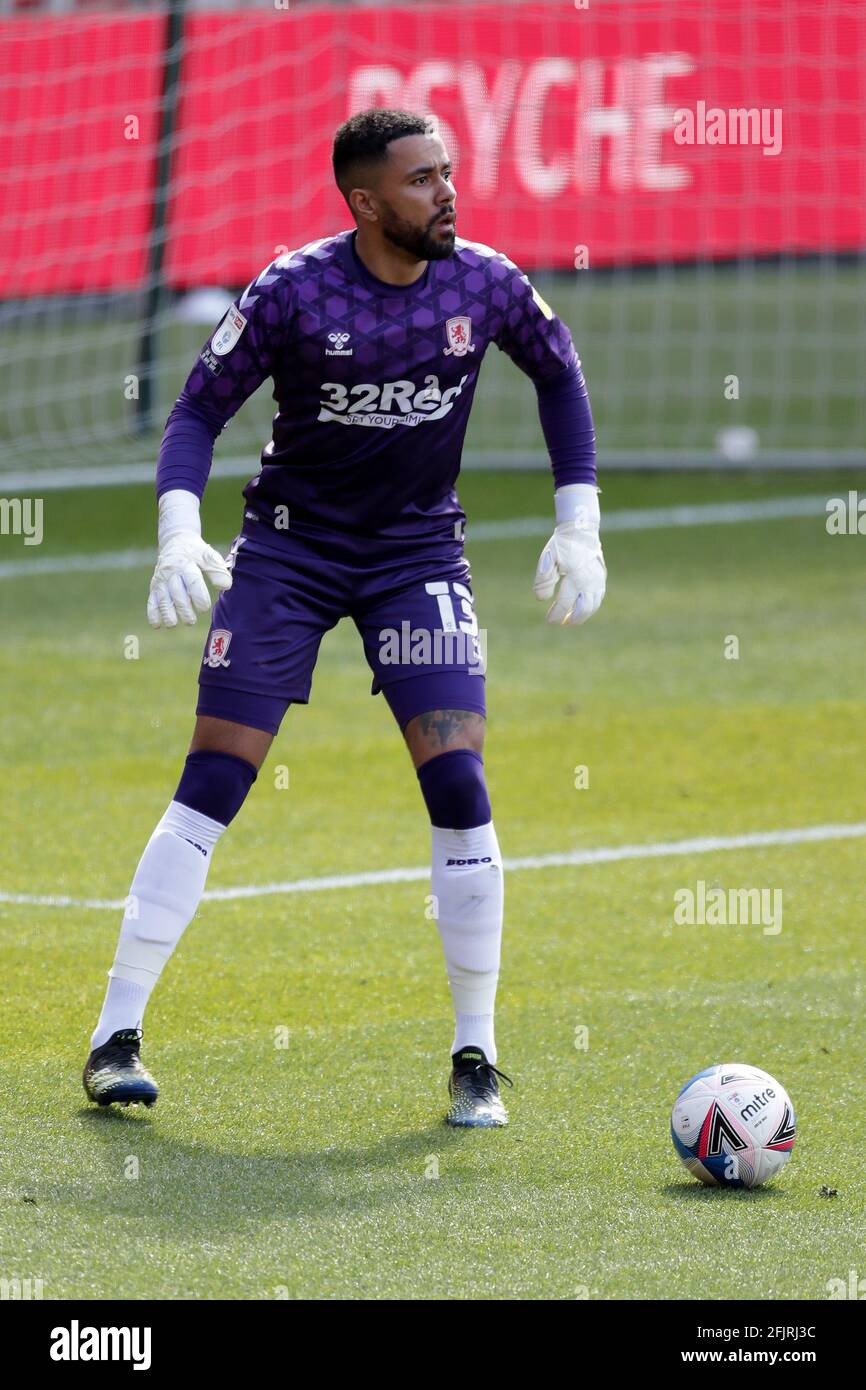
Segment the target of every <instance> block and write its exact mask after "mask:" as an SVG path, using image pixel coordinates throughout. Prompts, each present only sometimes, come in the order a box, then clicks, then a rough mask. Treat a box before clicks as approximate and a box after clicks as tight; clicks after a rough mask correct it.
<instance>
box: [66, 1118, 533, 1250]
mask: <svg viewBox="0 0 866 1390" xmlns="http://www.w3.org/2000/svg"><path fill="white" fill-rule="evenodd" d="M76 1118H77V1120H78V1122H79V1123H80V1125H81V1126H82V1129H83V1131H84V1132H85V1133H86V1134H87V1135H88V1136H89V1137H92V1138H93V1140H94V1141H95V1152H94V1160H95V1162H94V1165H93V1167H92V1168H91V1169H90V1170H89V1171H88V1172H87V1174H86V1175H84V1174H82V1177H81V1178H80V1179H78V1180H76V1181H75V1182H73V1183H69V1184H65V1183H63V1182H55V1183H48V1184H42V1185H41V1186H42V1193H43V1196H42V1198H41V1200H46V1199H48V1200H51V1201H53V1202H56V1203H58V1204H60V1205H62V1206H66V1207H68V1208H70V1209H72V1210H75V1211H78V1212H79V1213H80V1214H81V1215H82V1216H86V1215H89V1216H90V1217H93V1215H94V1214H96V1213H99V1214H100V1215H101V1216H104V1217H105V1218H110V1217H111V1216H112V1215H118V1216H119V1215H121V1214H122V1215H123V1216H124V1217H129V1216H130V1215H133V1214H135V1215H138V1216H140V1217H142V1218H145V1217H146V1219H147V1222H148V1231H149V1233H150V1234H152V1235H155V1236H160V1235H164V1236H166V1237H172V1238H176V1237H177V1236H178V1234H184V1233H188V1234H190V1235H194V1234H195V1235H201V1234H202V1233H206V1232H208V1231H209V1232H210V1233H211V1236H212V1237H213V1236H215V1235H216V1234H218V1233H219V1232H226V1233H228V1232H231V1231H233V1230H241V1229H243V1228H245V1227H246V1226H247V1225H249V1224H255V1225H256V1226H260V1225H261V1224H262V1223H268V1222H273V1221H280V1220H286V1219H291V1218H294V1217H304V1216H322V1215H327V1216H328V1218H329V1219H331V1220H332V1219H334V1218H335V1217H339V1216H340V1215H341V1214H345V1215H350V1214H353V1213H358V1212H369V1211H376V1210H384V1209H388V1208H392V1207H394V1206H395V1205H396V1204H400V1203H408V1204H410V1205H417V1204H424V1203H426V1202H427V1201H429V1200H431V1199H434V1200H435V1196H437V1195H440V1194H441V1195H442V1196H445V1195H446V1194H447V1200H448V1201H449V1202H450V1201H451V1200H453V1199H457V1200H463V1201H465V1200H466V1199H467V1198H469V1199H471V1198H472V1197H473V1196H474V1195H476V1194H479V1193H481V1192H483V1190H484V1184H485V1181H486V1180H487V1178H488V1177H489V1174H485V1175H482V1176H479V1174H478V1171H477V1168H475V1167H474V1166H473V1167H471V1168H464V1169H463V1170H461V1169H458V1168H455V1167H452V1166H451V1165H450V1164H449V1158H450V1157H452V1156H456V1155H457V1154H461V1153H462V1154H465V1153H467V1152H469V1153H470V1155H471V1154H474V1153H478V1154H480V1155H482V1156H483V1155H484V1153H485V1150H483V1149H482V1148H481V1147H480V1146H481V1145H490V1144H491V1143H492V1144H495V1145H496V1146H497V1148H496V1151H495V1152H496V1153H497V1154H498V1155H499V1156H501V1155H502V1154H503V1144H505V1145H509V1147H510V1144H509V1141H510V1139H511V1137H512V1136H511V1135H510V1134H509V1131H508V1130H507V1129H503V1130H499V1131H498V1132H497V1133H495V1134H490V1133H489V1132H487V1131H484V1132H482V1133H478V1132H477V1131H466V1130H456V1129H452V1128H450V1127H449V1126H447V1125H445V1124H444V1123H439V1124H437V1125H435V1126H431V1127H430V1128H427V1129H423V1130H416V1131H412V1132H409V1133H403V1134H395V1135H390V1136H388V1137H386V1138H383V1139H379V1140H377V1141H376V1142H374V1143H371V1144H369V1145H360V1146H358V1145H354V1146H353V1145H342V1146H341V1145H338V1144H333V1145H323V1146H322V1147H321V1148H317V1149H308V1150H299V1149H294V1150H293V1149H292V1148H291V1141H290V1140H289V1141H288V1142H287V1145H286V1148H284V1149H280V1150H278V1151H276V1152H267V1153H249V1152H230V1151H226V1150H215V1149H213V1148H211V1147H209V1146H208V1145H206V1144H201V1145H196V1144H188V1143H184V1142H182V1141H179V1140H178V1139H177V1138H176V1137H175V1136H174V1135H172V1134H170V1133H169V1132H167V1131H166V1130H165V1129H163V1128H160V1126H159V1125H158V1124H155V1123H153V1120H152V1118H151V1113H150V1111H145V1110H143V1107H141V1106H130V1107H128V1108H123V1109H118V1108H117V1107H116V1106H112V1107H105V1108H104V1109H99V1110H94V1109H92V1108H88V1107H84V1106H82V1108H81V1109H80V1110H78V1111H77V1114H76ZM514 1153H515V1154H516V1153H519V1150H514ZM131 1156H134V1157H135V1158H136V1159H137V1160H138V1165H139V1172H140V1177H139V1178H138V1179H137V1180H128V1179H125V1177H124V1165H125V1164H126V1163H127V1161H128V1159H129V1158H130V1157H131ZM441 1179H444V1180H445V1181H442V1180H441Z"/></svg>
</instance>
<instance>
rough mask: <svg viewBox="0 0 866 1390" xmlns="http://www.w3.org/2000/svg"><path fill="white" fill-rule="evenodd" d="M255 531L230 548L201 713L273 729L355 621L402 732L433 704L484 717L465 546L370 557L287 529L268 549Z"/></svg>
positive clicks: (208, 649)
mask: <svg viewBox="0 0 866 1390" xmlns="http://www.w3.org/2000/svg"><path fill="white" fill-rule="evenodd" d="M251 529H252V528H250V527H246V528H245V529H244V531H242V532H241V535H240V536H239V537H238V538H237V539H236V541H235V543H234V545H233V547H232V550H233V553H234V562H233V570H232V575H233V582H232V587H231V588H230V589H228V590H226V592H225V593H223V594H220V596H219V598H218V600H217V602H216V605H215V607H214V611H213V616H212V619H211V629H210V632H209V633H208V637H207V641H206V643H205V649H204V654H203V659H202V664H201V668H200V671H199V687H200V689H199V700H198V706H197V709H196V713H197V714H205V715H214V716H216V718H218V719H229V720H232V721H233V722H234V723H237V724H246V725H248V726H250V727H251V728H254V729H264V730H266V731H267V732H268V733H272V734H275V733H276V732H277V730H278V729H279V726H280V723H281V721H282V718H283V715H284V714H285V712H286V710H287V708H288V706H289V705H290V704H301V705H305V704H307V703H308V702H309V698H310V689H311V686H312V681H313V670H314V668H315V665H316V659H317V657H318V653H319V644H320V642H321V640H322V637H323V636H324V634H325V633H326V632H329V631H330V630H331V628H332V627H335V626H336V624H337V623H338V622H339V620H340V619H341V618H344V617H350V618H352V619H353V621H354V623H355V626H356V628H357V629H358V631H359V632H360V634H361V638H362V640H363V643H364V654H365V656H366V658H367V663H368V665H369V667H370V669H371V671H372V672H373V683H372V687H371V691H370V693H371V695H376V694H378V692H379V691H380V690H381V691H382V693H383V694H384V696H385V698H386V700H387V701H388V704H389V706H390V708H391V710H392V712H393V714H394V717H395V719H396V720H397V722H398V724H399V726H400V729H401V730H402V729H404V728H405V726H406V725H407V724H408V723H409V720H410V719H414V717H415V716H416V715H417V714H423V713H425V712H426V711H428V710H432V709H469V710H474V711H476V712H477V713H479V714H482V715H486V713H487V706H486V700H485V678H484V661H483V642H482V639H480V638H479V635H478V625H477V622H476V619H475V612H474V606H473V597H472V586H471V574H470V569H469V562H468V561H467V560H466V559H465V558H464V556H463V553H462V541H460V542H453V543H451V544H450V545H443V544H442V543H441V542H435V543H434V544H432V545H431V546H429V547H427V548H426V550H425V547H424V546H423V545H422V544H419V545H416V546H415V547H414V548H413V549H407V548H406V547H405V546H401V547H399V553H398V554H389V553H388V551H387V550H384V551H383V550H379V551H377V552H375V553H371V554H370V555H368V556H363V557H362V556H360V555H356V554H352V553H350V552H349V551H348V550H346V549H336V548H334V547H331V546H329V545H328V544H327V543H326V542H324V541H318V540H316V541H311V540H309V539H308V538H305V537H300V536H298V535H296V534H291V535H290V533H288V532H287V533H286V534H285V535H284V536H283V537H281V539H280V541H279V543H278V544H274V543H270V544H263V543H262V540H261V539H260V535H259V534H255V533H254V534H252V535H250V534H249V531H250V530H251ZM256 529H258V528H256Z"/></svg>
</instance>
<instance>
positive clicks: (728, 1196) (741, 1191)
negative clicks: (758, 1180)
mask: <svg viewBox="0 0 866 1390" xmlns="http://www.w3.org/2000/svg"><path fill="white" fill-rule="evenodd" d="M659 1191H660V1193H661V1194H662V1196H663V1197H672V1198H674V1199H675V1200H676V1201H678V1202H720V1201H729V1202H764V1201H768V1200H769V1199H770V1198H772V1197H776V1198H784V1197H787V1195H788V1194H787V1193H786V1191H785V1189H784V1188H783V1187H775V1186H773V1185H772V1184H771V1185H770V1186H768V1187H705V1186H704V1184H703V1183H700V1182H667V1183H665V1184H664V1186H663V1187H660V1188H659Z"/></svg>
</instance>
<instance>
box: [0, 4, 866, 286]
mask: <svg viewBox="0 0 866 1390" xmlns="http://www.w3.org/2000/svg"><path fill="white" fill-rule="evenodd" d="M27 25H30V26H33V27H34V28H36V27H38V29H39V31H40V34H41V38H40V41H39V43H38V44H22V43H21V41H20V39H15V38H14V37H13V39H12V44H11V51H12V54H13V67H14V71H13V73H12V80H11V82H10V81H9V79H8V76H7V80H6V82H5V84H4V89H3V95H2V98H0V104H2V107H3V109H4V115H8V114H9V108H10V104H12V105H14V108H15V114H16V115H17V117H18V121H19V130H20V129H24V128H25V127H26V122H25V123H24V126H23V127H22V126H21V124H20V122H21V100H22V97H21V93H22V90H23V87H22V83H23V81H24V80H25V78H28V79H29V78H32V79H34V80H35V77H36V70H37V69H38V73H39V96H38V111H39V113H40V120H41V129H42V130H43V132H44V130H46V129H48V128H49V127H50V125H51V113H52V111H54V112H55V115H56V117H57V119H58V120H59V119H60V114H61V107H62V111H63V123H64V124H63V129H64V131H65V132H66V135H65V137H64V140H62V141H60V142H59V144H58V145H57V147H56V149H53V150H52V148H49V147H47V146H46V144H45V141H44V134H43V135H37V134H35V133H34V134H31V135H29V136H27V135H24V136H21V135H19V138H18V139H17V140H14V141H12V142H11V143H10V142H7V146H6V148H5V149H4V150H3V154H4V156H5V160H6V165H7V168H8V167H9V164H10V161H11V166H12V169H13V181H12V187H13V188H14V189H15V194H14V200H13V204H12V206H11V207H10V205H9V186H8V185H7V191H6V202H7V206H6V209H5V211H4V214H3V221H4V226H5V227H6V231H5V233H4V239H5V238H6V237H8V223H9V220H10V212H11V213H15V212H16V211H17V212H19V213H20V214H21V215H22V216H23V217H24V220H25V222H26V227H27V229H28V230H27V233H26V234H19V236H18V237H17V239H16V240H13V243H12V245H13V247H15V248H16V249H17V250H18V253H19V255H20V260H19V262H18V264H17V266H10V265H9V264H8V261H7V257H6V256H4V267H3V280H4V289H5V292H6V293H10V292H11V293H22V292H26V291H28V290H30V291H32V290H37V289H49V290H50V289H61V288H82V287H93V288H96V287H97V286H104V287H110V286H116V285H133V284H136V283H139V282H140V278H141V276H142V274H143V271H144V246H145V240H146V233H147V224H148V208H147V199H146V198H145V197H144V196H143V195H144V194H145V193H146V191H147V190H148V188H149V187H150V181H152V179H153V174H154V148H153V135H154V127H153V111H154V107H153V98H154V93H155V90H156V84H157V83H158V80H159V75H158V56H159V55H158V43H159V37H160V27H161V21H159V20H156V19H155V18H154V17H152V16H148V17H145V18H138V19H135V18H132V19H124V20H111V21H104V22H102V23H99V22H97V21H95V20H94V19H86V20H75V21H70V20H68V19H63V20H61V19H50V20H39V21H33V20H28V21H21V20H18V21H11V22H9V23H6V24H4V25H2V26H0V41H2V42H3V44H4V46H8V45H9V34H10V31H15V30H16V29H17V31H18V33H19V35H20V33H21V31H22V28H23V27H25V26H27ZM55 26H56V28H57V31H58V32H59V31H61V30H62V32H63V34H64V35H65V36H66V37H65V39H64V40H63V42H62V43H60V42H57V43H55V42H53V41H52V38H51V34H52V30H53V29H54V28H55ZM70 32H71V33H72V34H73V36H74V43H75V44H76V45H77V46H78V50H80V51H81V53H82V54H83V55H85V54H86V57H85V58H84V59H83V60H82V61H79V62H77V63H76V64H74V65H71V64H70V61H69V55H70V49H69V34H70ZM78 50H76V51H78ZM112 57H114V59H116V62H112ZM864 63H866V5H861V4H860V3H859V0H823V3H821V2H819V0H815V2H814V3H813V2H812V0H808V2H807V0H725V3H724V4H714V3H709V0H658V2H657V3H656V0H622V3H617V0H606V3H597V4H596V3H589V4H588V5H587V7H586V8H583V7H582V3H581V0H577V3H575V0H562V3H559V2H557V3H550V4H543V5H537V4H536V5H532V4H527V5H503V6H500V5H468V4H460V5H455V6H445V5H429V6H428V5H412V6H410V7H407V8H406V9H402V8H388V9H382V10H371V9H367V8H363V9H345V8H343V7H340V8H338V9H328V8H314V9H308V10H300V11H294V10H292V9H291V8H287V9H278V8H276V7H275V8H274V9H273V11H270V10H269V11H244V12H243V13H237V14H233V13H232V14H226V13H224V12H220V13H201V12H197V13H194V14H191V15H189V16H188V19H187V30H186V50H185V55H184V61H183V68H182V96H181V102H180V108H179V112H178V127H177V131H176V144H175V148H174V158H173V195H172V199H171V203H170V209H169V237H168V243H167V272H168V277H169V280H170V282H171V283H172V284H174V285H176V286H188V285H197V284H202V283H214V282H219V283H228V284H236V283H241V282H243V281H244V280H246V279H247V278H249V276H250V275H251V274H252V273H253V272H254V271H255V269H256V268H257V267H259V266H260V265H261V264H263V263H264V262H266V261H267V260H268V259H269V258H270V257H271V256H272V255H273V254H274V253H275V249H276V248H277V247H282V248H286V247H288V248H292V247H295V246H299V245H302V244H303V243H304V242H306V241H309V240H312V239H313V238H315V237H319V236H325V235H329V234H330V233H332V232H334V231H337V230H339V229H340V228H342V227H345V226H348V225H351V218H350V215H349V213H348V209H347V208H346V206H345V204H344V203H343V201H342V199H341V197H340V196H339V194H338V193H337V190H336V189H335V187H334V184H333V178H332V175H331V169H330V146H331V140H332V137H333V133H334V130H335V128H336V127H337V125H339V123H340V122H341V121H342V120H344V119H345V118H346V117H347V116H348V115H350V114H352V113H353V112H355V111H357V110H361V109H363V108H364V107H366V106H371V105H388V106H402V107H408V108H409V109H412V110H417V111H422V112H424V113H432V114H435V116H436V117H437V120H438V122H439V127H440V130H441V132H442V134H443V136H444V138H445V140H446V144H447V145H448V146H449V149H450V152H451V154H452V156H453V158H454V163H455V171H456V172H455V182H456V186H457V193H458V201H457V207H458V233H459V235H461V236H464V237H468V238H469V239H471V240H474V241H481V242H485V243H487V244H489V245H493V246H496V247H498V248H500V249H502V250H504V251H506V252H507V254H508V255H510V256H511V257H512V258H513V259H514V260H516V261H517V262H518V263H519V264H521V265H523V266H525V267H527V268H533V267H539V266H545V267H546V266H551V267H556V266H561V267H567V266H573V265H574V263H575V257H576V256H577V257H579V258H581V259H582V260H583V261H584V263H585V262H586V261H588V263H589V264H590V265H609V264H612V263H632V262H652V261H657V260H660V259H661V260H689V259H694V258H696V257H716V258H721V257H731V256H740V255H766V254H773V253H776V252H793V253H802V252H809V251H818V250H828V249H829V250H850V249H855V248H861V247H863V246H864V245H866V78H864ZM28 65H29V66H28ZM7 73H8V56H7ZM35 99H36V98H34V100H35ZM136 110H138V111H139V112H140V114H141V116H142V126H143V129H142V133H141V134H140V138H139V140H138V141H137V143H136V142H133V141H130V140H125V139H123V138H121V136H120V135H119V133H118V132H119V131H120V130H121V128H122V125H123V118H124V116H126V115H128V114H129V113H130V112H134V111H136ZM3 124H4V126H6V127H7V128H8V122H7V121H4V123H3ZM40 141H42V143H41V144H40ZM40 215H41V216H42V218H43V219H45V220H44V225H43V226H42V227H41V228H40ZM34 228H39V230H38V231H34ZM46 228H47V230H46ZM52 247H53V250H54V255H53V256H52V255H51V249H52ZM16 286H17V288H16Z"/></svg>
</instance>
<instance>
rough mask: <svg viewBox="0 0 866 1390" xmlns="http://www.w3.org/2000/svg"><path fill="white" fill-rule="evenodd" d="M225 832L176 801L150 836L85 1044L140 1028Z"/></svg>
mask: <svg viewBox="0 0 866 1390" xmlns="http://www.w3.org/2000/svg"><path fill="white" fill-rule="evenodd" d="M224 830H225V826H224V825H220V823H219V821H215V820H211V818H210V816H203V815H202V814H201V813H200V812H199V811H193V810H191V808H190V807H189V806H184V805H183V804H182V803H181V802H179V801H172V802H170V803H169V806H168V810H167V811H166V813H165V815H164V816H163V818H162V820H161V821H160V822H159V824H158V825H157V827H156V829H155V830H154V832H153V834H152V835H151V837H150V839H149V841H148V842H147V845H146V847H145V850H144V853H143V855H142V856H141V859H140V860H139V863H138V868H137V869H136V871H135V877H134V878H133V880H132V887H131V888H130V890H129V896H128V898H127V905H126V911H125V913H124V916H123V923H122V925H121V928H120V940H119V941H118V943H117V953H116V955H115V957H114V964H113V965H112V967H111V969H110V970H109V972H108V976H109V979H108V990H107V992H106V995H105V1002H104V1004H103V1006H102V1013H101V1014H100V1016H99V1022H98V1023H97V1025H96V1028H95V1030H94V1032H93V1035H92V1037H91V1039H90V1046H91V1048H94V1047H101V1046H102V1044H103V1043H104V1042H107V1041H108V1039H109V1038H110V1037H111V1035H112V1033H116V1032H117V1031H118V1029H120V1028H140V1027H141V1022H142V1018H143V1016H144V1009H145V1005H146V1004H147V1001H148V999H149V997H150V992H151V990H152V989H153V987H154V985H155V984H156V982H157V980H158V979H159V977H160V975H161V973H162V969H163V966H164V965H165V963H166V961H167V960H168V958H169V956H170V955H171V953H172V951H173V950H174V948H175V946H176V945H177V943H178V941H180V938H181V936H182V935H183V933H184V930H185V929H186V927H187V926H188V925H189V923H190V922H191V921H192V919H193V917H194V916H195V912H196V908H197V907H198V905H199V902H200V900H201V895H202V893H203V892H204V886H205V883H206V881H207V874H208V869H209V868H210V861H211V852H212V850H213V847H214V845H215V844H216V842H217V840H218V839H219V837H220V835H222V833H223V831H224Z"/></svg>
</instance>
